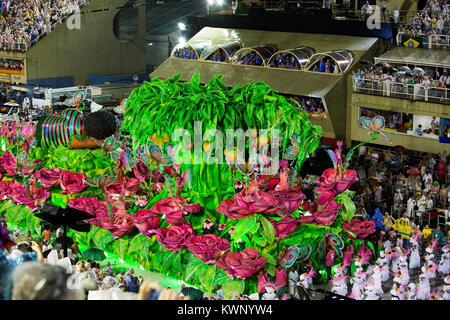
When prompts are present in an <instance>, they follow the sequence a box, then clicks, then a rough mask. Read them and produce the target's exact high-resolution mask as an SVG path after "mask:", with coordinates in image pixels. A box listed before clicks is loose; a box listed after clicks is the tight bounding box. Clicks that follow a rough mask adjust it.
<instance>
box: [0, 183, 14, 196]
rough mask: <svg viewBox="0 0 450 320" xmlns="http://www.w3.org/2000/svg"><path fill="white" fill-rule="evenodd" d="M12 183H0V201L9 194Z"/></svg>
mask: <svg viewBox="0 0 450 320" xmlns="http://www.w3.org/2000/svg"><path fill="white" fill-rule="evenodd" d="M13 183H14V182H13V181H0V200H3V198H4V197H5V196H6V197H7V196H8V195H10V194H11V192H10V189H11V185H12V184H13Z"/></svg>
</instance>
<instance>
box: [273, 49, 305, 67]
mask: <svg viewBox="0 0 450 320" xmlns="http://www.w3.org/2000/svg"><path fill="white" fill-rule="evenodd" d="M269 67H272V68H284V69H293V70H300V69H301V68H302V66H301V65H300V62H299V61H298V59H297V57H296V56H294V55H293V54H289V53H287V54H286V53H280V54H278V55H276V56H275V57H273V58H272V59H271V60H270V63H269Z"/></svg>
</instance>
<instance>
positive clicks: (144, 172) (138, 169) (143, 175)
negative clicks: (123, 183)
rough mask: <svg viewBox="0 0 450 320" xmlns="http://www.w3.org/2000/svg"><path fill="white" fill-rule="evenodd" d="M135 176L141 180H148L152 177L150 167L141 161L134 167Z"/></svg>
mask: <svg viewBox="0 0 450 320" xmlns="http://www.w3.org/2000/svg"><path fill="white" fill-rule="evenodd" d="M133 173H134V176H135V177H136V178H137V179H138V180H139V182H142V181H147V180H149V179H150V169H149V168H148V167H147V166H146V165H145V163H144V161H142V160H139V162H138V163H137V164H136V165H135V166H134V167H133Z"/></svg>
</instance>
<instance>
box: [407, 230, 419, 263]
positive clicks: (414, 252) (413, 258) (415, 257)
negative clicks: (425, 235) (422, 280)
mask: <svg viewBox="0 0 450 320" xmlns="http://www.w3.org/2000/svg"><path fill="white" fill-rule="evenodd" d="M410 244H411V254H410V256H409V268H410V269H418V268H420V254H419V246H418V243H417V239H416V238H413V237H411V238H410Z"/></svg>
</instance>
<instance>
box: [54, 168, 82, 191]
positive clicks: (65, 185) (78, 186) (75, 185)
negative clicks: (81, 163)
mask: <svg viewBox="0 0 450 320" xmlns="http://www.w3.org/2000/svg"><path fill="white" fill-rule="evenodd" d="M84 178H86V175H85V174H84V173H74V172H70V171H63V172H61V175H60V180H59V184H60V186H61V189H62V190H63V193H68V194H75V193H80V192H81V191H83V190H84V189H85V188H86V187H87V186H88V184H87V183H86V182H85V181H84Z"/></svg>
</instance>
